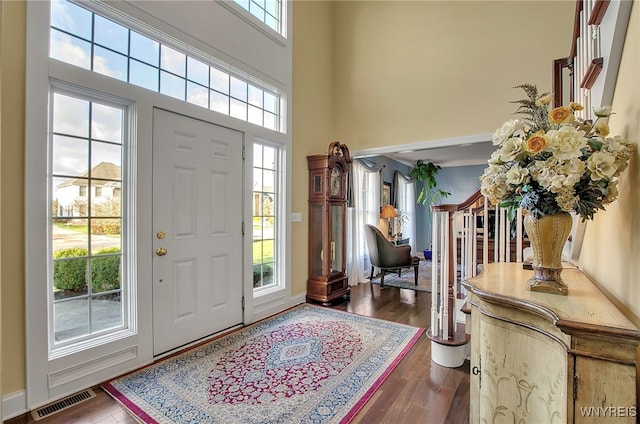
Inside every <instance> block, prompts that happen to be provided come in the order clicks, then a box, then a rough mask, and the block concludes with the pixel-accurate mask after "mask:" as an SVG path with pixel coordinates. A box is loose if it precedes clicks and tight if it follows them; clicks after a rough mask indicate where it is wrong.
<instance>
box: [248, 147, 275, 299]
mask: <svg viewBox="0 0 640 424" xmlns="http://www.w3.org/2000/svg"><path fill="white" fill-rule="evenodd" d="M277 154H278V149H277V148H276V147H272V146H268V145H264V144H260V143H254V147H253V287H254V288H257V287H264V286H268V285H271V284H274V278H273V277H274V272H275V271H276V270H275V259H276V258H275V256H276V254H275V253H276V245H275V244H276V237H275V235H276V222H277V221H276V219H275V218H276V216H277V211H276V207H277V202H276V195H277V192H276V181H277V180H276V173H277V171H278V160H277V159H278V156H277Z"/></svg>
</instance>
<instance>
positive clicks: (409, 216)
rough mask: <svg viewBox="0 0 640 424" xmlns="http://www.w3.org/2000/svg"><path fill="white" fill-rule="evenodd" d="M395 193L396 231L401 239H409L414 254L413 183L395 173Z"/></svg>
mask: <svg viewBox="0 0 640 424" xmlns="http://www.w3.org/2000/svg"><path fill="white" fill-rule="evenodd" d="M395 182H396V183H395V186H396V187H397V191H396V209H397V211H398V215H399V216H398V218H396V225H397V227H396V231H398V232H402V237H403V238H408V239H409V244H410V245H411V250H412V251H413V252H414V253H415V252H416V223H415V216H416V194H415V182H414V181H413V180H411V179H410V178H408V177H405V176H404V175H401V174H399V173H398V172H396V174H395Z"/></svg>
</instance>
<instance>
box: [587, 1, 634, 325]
mask: <svg viewBox="0 0 640 424" xmlns="http://www.w3.org/2000/svg"><path fill="white" fill-rule="evenodd" d="M612 106H613V110H614V112H615V114H614V115H613V116H612V117H611V118H610V120H609V124H610V127H611V134H614V135H621V136H623V137H625V138H627V139H628V140H632V141H634V142H635V143H636V144H638V143H639V142H640V4H639V3H638V2H637V1H635V2H634V4H633V8H632V11H631V20H630V22H629V27H628V29H627V35H626V41H625V44H624V50H623V53H622V63H621V64H620V72H619V74H618V80H617V83H616V88H615V93H614V97H613V104H612ZM638 187H640V150H639V149H638V148H637V147H636V154H635V156H634V157H633V158H632V159H631V162H630V165H629V168H628V169H627V170H626V171H625V173H624V174H623V175H622V178H621V179H620V183H619V187H618V191H619V193H620V195H619V198H618V201H616V202H614V203H613V204H611V205H609V206H608V207H607V210H606V212H598V213H597V214H596V215H595V219H594V220H593V221H592V222H588V223H587V227H586V231H585V238H584V246H583V248H582V251H581V256H580V267H581V268H582V269H583V270H584V271H585V272H586V273H587V274H588V275H590V276H591V277H592V278H593V279H594V280H595V281H596V282H598V283H599V284H600V285H601V286H602V287H603V288H604V289H605V290H607V291H608V292H609V293H610V294H611V295H613V296H614V297H615V298H616V299H617V300H618V301H619V302H620V303H621V304H622V305H623V306H624V307H626V308H628V310H629V311H630V312H631V313H632V314H633V315H635V317H632V318H634V319H635V321H636V324H637V325H640V261H639V260H638V258H640V213H639V212H640V190H639V189H638Z"/></svg>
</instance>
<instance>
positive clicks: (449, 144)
mask: <svg viewBox="0 0 640 424" xmlns="http://www.w3.org/2000/svg"><path fill="white" fill-rule="evenodd" d="M490 140H491V135H490V134H480V135H477V136H472V137H462V138H455V139H446V140H432V141H424V142H419V143H413V144H404V145H397V146H388V147H384V148H375V149H369V150H363V151H359V152H353V154H352V156H353V157H371V156H386V157H388V158H390V159H393V160H395V161H398V162H400V163H403V164H405V165H408V166H413V165H414V164H415V163H416V161H417V160H422V161H424V162H433V163H434V164H436V165H440V166H441V167H443V168H448V167H453V166H468V165H486V164H487V160H488V159H489V157H490V156H491V153H493V151H494V150H495V149H496V146H494V145H493V144H492V142H491V141H490Z"/></svg>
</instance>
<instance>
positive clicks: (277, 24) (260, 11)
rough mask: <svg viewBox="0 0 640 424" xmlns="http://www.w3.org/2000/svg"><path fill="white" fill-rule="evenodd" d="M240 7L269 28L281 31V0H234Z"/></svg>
mask: <svg viewBox="0 0 640 424" xmlns="http://www.w3.org/2000/svg"><path fill="white" fill-rule="evenodd" d="M235 2H236V3H238V4H239V5H240V6H242V8H244V9H245V10H248V11H249V13H251V14H252V15H253V16H255V17H256V18H258V19H259V20H260V21H262V22H264V23H265V24H266V25H267V26H268V27H269V28H271V29H273V30H274V31H276V32H278V33H282V31H281V29H282V27H281V25H282V20H281V19H280V16H282V2H281V1H280V0H235Z"/></svg>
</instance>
